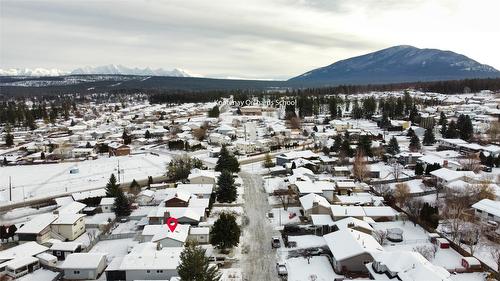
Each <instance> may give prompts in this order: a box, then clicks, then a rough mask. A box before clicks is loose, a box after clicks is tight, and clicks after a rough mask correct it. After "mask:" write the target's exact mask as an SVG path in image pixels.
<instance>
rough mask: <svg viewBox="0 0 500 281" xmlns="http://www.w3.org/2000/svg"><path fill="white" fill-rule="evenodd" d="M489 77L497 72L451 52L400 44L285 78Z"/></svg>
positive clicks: (322, 81)
mask: <svg viewBox="0 0 500 281" xmlns="http://www.w3.org/2000/svg"><path fill="white" fill-rule="evenodd" d="M489 77H500V71H498V70H496V69H495V68H493V67H491V66H489V65H486V64H481V63H479V62H477V61H475V60H473V59H470V58H468V57H466V56H464V55H461V54H457V53H454V52H451V51H443V50H438V49H419V48H416V47H413V46H408V45H401V46H394V47H390V48H387V49H383V50H380V51H376V52H373V53H369V54H366V55H362V56H358V57H353V58H349V59H346V60H341V61H338V62H335V63H333V64H330V65H328V66H325V67H320V68H317V69H314V70H311V71H308V72H306V73H304V74H302V75H299V76H297V77H294V78H291V79H290V80H288V81H289V82H294V83H298V84H301V83H304V84H315V85H322V84H330V85H338V84H369V83H375V84H380V83H397V82H414V81H437V80H456V79H464V78H489Z"/></svg>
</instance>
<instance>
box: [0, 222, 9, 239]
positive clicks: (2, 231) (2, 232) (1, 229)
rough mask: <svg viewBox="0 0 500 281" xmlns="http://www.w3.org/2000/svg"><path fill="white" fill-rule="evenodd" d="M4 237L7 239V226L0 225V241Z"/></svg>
mask: <svg viewBox="0 0 500 281" xmlns="http://www.w3.org/2000/svg"><path fill="white" fill-rule="evenodd" d="M4 239H8V235H7V228H6V227H5V225H3V224H2V225H0V241H1V242H3V240H4Z"/></svg>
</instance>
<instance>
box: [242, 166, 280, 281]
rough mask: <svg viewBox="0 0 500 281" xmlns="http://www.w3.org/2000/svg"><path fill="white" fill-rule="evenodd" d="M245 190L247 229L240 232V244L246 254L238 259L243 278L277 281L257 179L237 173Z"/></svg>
mask: <svg viewBox="0 0 500 281" xmlns="http://www.w3.org/2000/svg"><path fill="white" fill-rule="evenodd" d="M240 176H241V177H242V179H243V184H244V186H245V213H246V216H247V218H248V225H247V226H246V227H245V228H244V230H243V241H244V244H245V248H247V249H248V253H247V254H245V255H243V257H242V261H241V262H242V270H243V278H244V280H248V281H254V280H255V281H278V280H279V278H278V274H277V272H276V252H275V251H276V250H273V249H272V248H271V237H272V236H274V235H278V234H279V233H278V232H277V231H274V230H273V228H272V226H271V224H270V223H269V221H268V220H267V219H266V213H267V212H268V210H269V204H268V202H267V194H266V193H265V191H264V187H263V185H262V177H261V176H260V175H255V174H250V173H246V172H241V173H240Z"/></svg>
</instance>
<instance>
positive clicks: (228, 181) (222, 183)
mask: <svg viewBox="0 0 500 281" xmlns="http://www.w3.org/2000/svg"><path fill="white" fill-rule="evenodd" d="M216 193H217V201H219V202H221V203H231V202H234V201H235V200H236V197H237V196H238V194H237V192H236V186H235V185H234V178H233V175H232V174H231V172H229V171H227V170H223V171H222V172H221V174H220V176H219V178H218V179H217V191H216Z"/></svg>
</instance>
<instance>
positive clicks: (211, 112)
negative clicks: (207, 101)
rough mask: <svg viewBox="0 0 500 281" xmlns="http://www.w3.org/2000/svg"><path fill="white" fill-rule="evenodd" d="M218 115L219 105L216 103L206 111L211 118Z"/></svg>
mask: <svg viewBox="0 0 500 281" xmlns="http://www.w3.org/2000/svg"><path fill="white" fill-rule="evenodd" d="M219 115H220V111H219V107H218V106H217V105H216V106H214V107H212V109H210V110H209V111H208V117H211V118H218V117H219Z"/></svg>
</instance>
